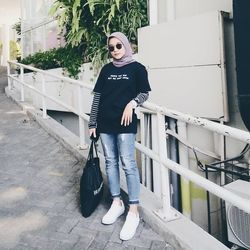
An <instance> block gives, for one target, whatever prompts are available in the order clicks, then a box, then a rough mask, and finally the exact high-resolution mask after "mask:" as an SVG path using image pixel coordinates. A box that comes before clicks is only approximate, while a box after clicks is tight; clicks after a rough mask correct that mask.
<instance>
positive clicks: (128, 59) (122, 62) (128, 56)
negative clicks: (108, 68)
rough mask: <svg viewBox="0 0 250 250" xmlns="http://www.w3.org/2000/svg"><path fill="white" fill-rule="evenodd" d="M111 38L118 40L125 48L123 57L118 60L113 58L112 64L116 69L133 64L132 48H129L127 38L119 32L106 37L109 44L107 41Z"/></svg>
mask: <svg viewBox="0 0 250 250" xmlns="http://www.w3.org/2000/svg"><path fill="white" fill-rule="evenodd" d="M112 37H115V38H117V39H119V40H120V41H121V43H122V44H123V46H124V48H125V54H124V56H123V57H122V58H121V59H118V60H117V59H115V58H113V64H114V65H115V66H116V67H122V66H124V65H127V64H129V63H132V62H134V61H135V60H134V59H133V58H132V48H131V46H130V43H129V41H128V38H127V37H126V36H125V35H124V34H123V33H121V32H114V33H112V34H111V35H110V36H109V37H108V42H109V39H110V38H112Z"/></svg>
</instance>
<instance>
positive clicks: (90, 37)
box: [50, 0, 148, 68]
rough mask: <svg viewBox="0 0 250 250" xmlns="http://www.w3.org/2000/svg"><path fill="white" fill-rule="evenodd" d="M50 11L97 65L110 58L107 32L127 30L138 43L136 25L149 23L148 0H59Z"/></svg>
mask: <svg viewBox="0 0 250 250" xmlns="http://www.w3.org/2000/svg"><path fill="white" fill-rule="evenodd" d="M50 15H52V16H53V15H55V16H57V18H58V22H59V26H60V27H61V28H63V27H66V30H67V31H66V35H65V38H66V41H67V44H68V45H71V46H72V47H75V46H79V45H82V46H83V47H84V48H86V50H85V51H84V58H85V61H92V63H93V65H94V67H95V68H98V67H100V66H101V65H102V64H103V63H104V62H106V60H107V57H108V55H107V50H106V43H107V40H106V39H107V36H108V35H109V34H110V33H112V32H114V31H121V32H124V33H125V34H126V35H127V36H128V38H129V39H130V41H131V42H132V43H134V44H137V29H138V28H140V27H142V26H145V25H147V24H148V18H147V1H146V0H71V1H66V0H57V1H55V3H54V4H53V5H52V7H51V9H50Z"/></svg>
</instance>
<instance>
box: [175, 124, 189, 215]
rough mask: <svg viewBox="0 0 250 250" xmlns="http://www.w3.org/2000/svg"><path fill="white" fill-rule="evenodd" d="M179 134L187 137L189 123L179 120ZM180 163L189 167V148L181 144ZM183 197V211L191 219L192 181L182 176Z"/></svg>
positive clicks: (184, 137)
mask: <svg viewBox="0 0 250 250" xmlns="http://www.w3.org/2000/svg"><path fill="white" fill-rule="evenodd" d="M177 128H178V134H179V136H180V137H182V138H183V139H187V124H186V123H185V122H183V121H177ZM179 158H180V165H182V166H187V167H188V168H189V157H188V149H187V148H186V147H185V146H184V145H183V144H181V143H180V144H179ZM181 198H182V213H183V215H185V216H186V217H187V218H189V219H191V208H192V204H191V183H190V181H188V180H187V179H185V178H183V177H181Z"/></svg>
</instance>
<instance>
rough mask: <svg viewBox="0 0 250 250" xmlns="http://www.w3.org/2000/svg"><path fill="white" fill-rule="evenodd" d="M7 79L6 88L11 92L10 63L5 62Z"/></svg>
mask: <svg viewBox="0 0 250 250" xmlns="http://www.w3.org/2000/svg"><path fill="white" fill-rule="evenodd" d="M7 77H8V88H9V90H11V79H10V62H7Z"/></svg>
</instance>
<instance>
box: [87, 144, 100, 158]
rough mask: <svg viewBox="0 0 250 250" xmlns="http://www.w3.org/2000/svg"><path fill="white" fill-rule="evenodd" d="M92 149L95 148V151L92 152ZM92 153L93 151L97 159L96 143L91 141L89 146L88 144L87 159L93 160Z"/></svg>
mask: <svg viewBox="0 0 250 250" xmlns="http://www.w3.org/2000/svg"><path fill="white" fill-rule="evenodd" d="M94 148H95V150H94ZM94 151H95V154H96V157H98V153H97V147H96V142H95V141H94V140H92V141H91V144H90V148H89V155H88V159H93V158H94Z"/></svg>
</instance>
